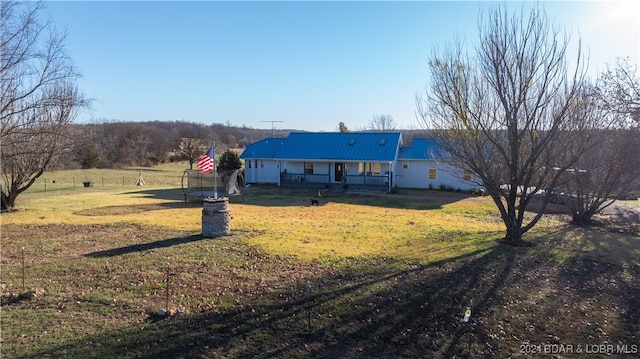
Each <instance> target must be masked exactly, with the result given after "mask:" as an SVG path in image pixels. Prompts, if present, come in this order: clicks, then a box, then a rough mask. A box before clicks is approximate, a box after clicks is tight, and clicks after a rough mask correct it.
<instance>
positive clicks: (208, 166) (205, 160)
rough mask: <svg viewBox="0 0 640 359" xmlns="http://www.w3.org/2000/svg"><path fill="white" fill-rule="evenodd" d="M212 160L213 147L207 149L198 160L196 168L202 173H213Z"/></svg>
mask: <svg viewBox="0 0 640 359" xmlns="http://www.w3.org/2000/svg"><path fill="white" fill-rule="evenodd" d="M213 166H214V160H213V146H211V147H209V151H207V153H205V154H204V155H202V156H200V159H199V160H198V168H199V169H200V171H201V172H202V173H211V172H213Z"/></svg>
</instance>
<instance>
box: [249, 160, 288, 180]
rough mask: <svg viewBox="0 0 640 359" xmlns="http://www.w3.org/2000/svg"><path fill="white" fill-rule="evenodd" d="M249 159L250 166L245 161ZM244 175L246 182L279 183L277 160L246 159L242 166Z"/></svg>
mask: <svg viewBox="0 0 640 359" xmlns="http://www.w3.org/2000/svg"><path fill="white" fill-rule="evenodd" d="M249 161H251V168H249V166H248V165H247V162H249ZM244 172H245V173H244V177H245V182H246V183H273V184H279V183H280V169H279V168H278V161H275V160H260V159H247V160H245V166H244Z"/></svg>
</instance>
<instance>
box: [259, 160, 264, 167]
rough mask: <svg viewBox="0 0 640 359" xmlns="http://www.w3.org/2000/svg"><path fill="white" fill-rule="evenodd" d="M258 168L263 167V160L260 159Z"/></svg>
mask: <svg viewBox="0 0 640 359" xmlns="http://www.w3.org/2000/svg"><path fill="white" fill-rule="evenodd" d="M260 168H264V160H260Z"/></svg>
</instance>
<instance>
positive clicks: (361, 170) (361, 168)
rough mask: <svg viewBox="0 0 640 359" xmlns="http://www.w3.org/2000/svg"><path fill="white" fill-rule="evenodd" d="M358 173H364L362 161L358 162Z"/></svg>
mask: <svg viewBox="0 0 640 359" xmlns="http://www.w3.org/2000/svg"><path fill="white" fill-rule="evenodd" d="M358 174H359V175H360V176H362V175H363V174H364V162H360V163H358Z"/></svg>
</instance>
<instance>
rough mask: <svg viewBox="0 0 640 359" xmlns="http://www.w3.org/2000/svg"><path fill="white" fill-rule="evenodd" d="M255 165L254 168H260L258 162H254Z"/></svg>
mask: <svg viewBox="0 0 640 359" xmlns="http://www.w3.org/2000/svg"><path fill="white" fill-rule="evenodd" d="M253 164H254V166H253V167H255V168H258V160H254V161H253Z"/></svg>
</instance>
